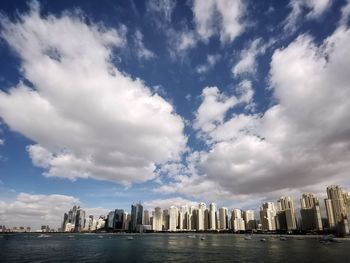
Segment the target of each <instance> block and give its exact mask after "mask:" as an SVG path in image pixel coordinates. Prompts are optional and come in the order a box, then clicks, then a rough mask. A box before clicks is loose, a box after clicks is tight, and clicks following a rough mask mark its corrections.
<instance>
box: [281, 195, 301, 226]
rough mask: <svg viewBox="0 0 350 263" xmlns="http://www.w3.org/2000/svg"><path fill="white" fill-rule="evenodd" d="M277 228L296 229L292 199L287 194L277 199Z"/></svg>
mask: <svg viewBox="0 0 350 263" xmlns="http://www.w3.org/2000/svg"><path fill="white" fill-rule="evenodd" d="M277 207H278V213H277V217H278V223H279V229H280V230H285V231H291V230H296V229H297V221H296V217H295V211H294V203H293V199H292V198H291V197H289V196H282V197H281V198H280V199H279V200H278V201H277Z"/></svg>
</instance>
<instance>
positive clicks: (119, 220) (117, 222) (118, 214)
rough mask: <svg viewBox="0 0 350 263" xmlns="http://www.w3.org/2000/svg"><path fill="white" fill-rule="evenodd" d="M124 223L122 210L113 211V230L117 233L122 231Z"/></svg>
mask: <svg viewBox="0 0 350 263" xmlns="http://www.w3.org/2000/svg"><path fill="white" fill-rule="evenodd" d="M124 221H125V217H124V210H123V209H116V210H115V211H114V229H115V230H119V231H120V230H123V226H124V224H125V223H124Z"/></svg>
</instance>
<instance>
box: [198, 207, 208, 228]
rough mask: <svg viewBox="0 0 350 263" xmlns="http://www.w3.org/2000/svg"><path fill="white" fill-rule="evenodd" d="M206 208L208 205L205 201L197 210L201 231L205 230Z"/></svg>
mask: <svg viewBox="0 0 350 263" xmlns="http://www.w3.org/2000/svg"><path fill="white" fill-rule="evenodd" d="M205 209H206V205H205V204H204V203H199V204H198V210H197V225H196V227H197V230H198V231H201V230H204V229H205V227H204V223H205V222H204V220H205Z"/></svg>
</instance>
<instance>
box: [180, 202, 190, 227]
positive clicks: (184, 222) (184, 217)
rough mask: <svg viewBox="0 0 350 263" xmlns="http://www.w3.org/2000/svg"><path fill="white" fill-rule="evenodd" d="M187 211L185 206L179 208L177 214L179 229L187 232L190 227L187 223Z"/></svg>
mask: <svg viewBox="0 0 350 263" xmlns="http://www.w3.org/2000/svg"><path fill="white" fill-rule="evenodd" d="M189 220H190V219H189V209H188V206H187V205H183V206H181V209H180V213H179V225H180V226H179V229H182V230H188V229H189V226H190V222H189Z"/></svg>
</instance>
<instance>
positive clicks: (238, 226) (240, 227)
mask: <svg viewBox="0 0 350 263" xmlns="http://www.w3.org/2000/svg"><path fill="white" fill-rule="evenodd" d="M232 229H233V231H235V232H237V231H244V230H245V222H244V220H243V217H242V210H241V209H233V211H232Z"/></svg>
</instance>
